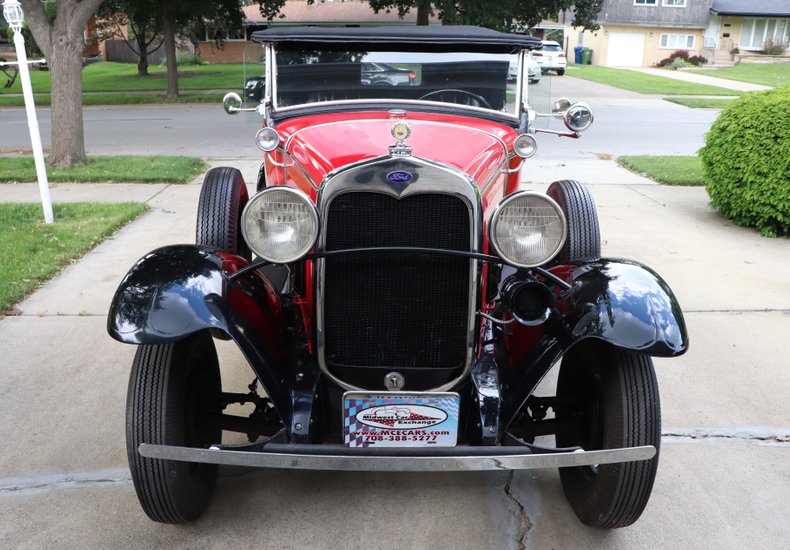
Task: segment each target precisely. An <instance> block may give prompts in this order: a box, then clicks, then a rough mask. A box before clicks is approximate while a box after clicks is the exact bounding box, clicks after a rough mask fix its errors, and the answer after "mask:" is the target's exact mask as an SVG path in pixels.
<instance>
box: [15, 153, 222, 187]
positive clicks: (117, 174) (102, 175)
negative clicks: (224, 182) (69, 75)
mask: <svg viewBox="0 0 790 550" xmlns="http://www.w3.org/2000/svg"><path fill="white" fill-rule="evenodd" d="M207 168H208V166H207V165H206V163H205V162H203V160H201V159H199V158H195V157H174V156H153V157H138V156H129V155H117V156H110V157H102V156H97V157H88V163H87V164H80V165H77V166H73V167H71V168H51V169H49V170H48V171H47V176H48V179H49V181H52V182H80V183H87V182H134V183H187V182H189V181H191V180H192V179H194V178H195V176H197V175H198V174H200V173H201V172H203V171H205V170H206V169H207ZM33 181H36V167H35V165H34V163H33V159H32V158H29V157H0V182H33Z"/></svg>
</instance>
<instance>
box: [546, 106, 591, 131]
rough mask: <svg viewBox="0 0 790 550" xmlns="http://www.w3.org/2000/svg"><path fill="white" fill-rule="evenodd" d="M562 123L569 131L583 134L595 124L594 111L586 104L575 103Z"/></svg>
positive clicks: (565, 114) (563, 116) (564, 115)
mask: <svg viewBox="0 0 790 550" xmlns="http://www.w3.org/2000/svg"><path fill="white" fill-rule="evenodd" d="M557 102H559V100H557ZM555 105H556V102H555ZM562 121H563V122H564V123H565V126H566V127H567V128H568V130H571V131H572V132H576V133H579V132H583V131H585V130H586V129H587V128H589V127H590V125H591V124H592V123H593V113H592V109H590V106H589V105H587V104H586V103H574V104H573V105H571V106H570V107H568V108H567V109H566V110H565V112H564V113H563V115H562Z"/></svg>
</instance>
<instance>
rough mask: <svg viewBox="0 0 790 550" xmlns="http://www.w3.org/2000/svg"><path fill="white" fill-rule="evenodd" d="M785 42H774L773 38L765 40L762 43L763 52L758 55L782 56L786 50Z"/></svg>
mask: <svg viewBox="0 0 790 550" xmlns="http://www.w3.org/2000/svg"><path fill="white" fill-rule="evenodd" d="M787 45H788V43H787V41H784V42H783V41H781V40H774V39H773V38H769V39H767V40H766V41H765V42H763V51H761V52H760V53H762V54H765V55H782V54H783V53H784V51H785V50H786V49H787Z"/></svg>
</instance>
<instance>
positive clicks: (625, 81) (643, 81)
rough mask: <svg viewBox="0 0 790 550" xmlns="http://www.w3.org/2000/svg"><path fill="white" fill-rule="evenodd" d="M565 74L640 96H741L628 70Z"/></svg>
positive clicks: (575, 68) (582, 69)
mask: <svg viewBox="0 0 790 550" xmlns="http://www.w3.org/2000/svg"><path fill="white" fill-rule="evenodd" d="M566 74H567V75H568V76H574V77H576V78H583V79H585V80H591V81H593V82H598V83H600V84H607V85H609V86H614V87H616V88H622V89H624V90H629V91H631V92H637V93H640V94H662V95H726V96H729V95H732V96H737V95H740V94H741V92H738V91H735V90H728V89H726V88H719V87H717V86H708V85H706V84H695V83H694V82H684V81H683V80H675V79H673V78H665V77H663V76H654V75H650V74H644V73H638V72H636V71H629V70H628V69H612V68H610V67H598V66H596V65H569V66H568V72H567V73H566Z"/></svg>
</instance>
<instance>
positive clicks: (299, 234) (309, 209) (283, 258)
mask: <svg viewBox="0 0 790 550" xmlns="http://www.w3.org/2000/svg"><path fill="white" fill-rule="evenodd" d="M241 233H242V235H244V240H245V241H246V242H247V245H248V246H249V247H250V249H251V250H252V251H253V252H255V254H257V255H258V256H260V257H261V258H263V259H264V260H269V261H270V262H272V263H276V264H287V263H290V262H295V261H296V260H299V259H300V258H302V257H303V256H304V255H305V254H307V253H308V252H310V249H311V248H313V245H314V244H315V241H316V239H317V238H318V212H317V211H316V209H315V206H314V205H313V203H312V201H311V200H310V199H309V198H308V197H307V196H306V195H305V194H304V193H302V192H301V191H298V190H296V189H292V188H291V187H270V188H268V189H264V190H263V191H261V192H260V193H258V194H257V195H255V196H254V197H252V198H251V199H250V202H248V203H247V206H245V207H244V212H243V213H242V215H241Z"/></svg>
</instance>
